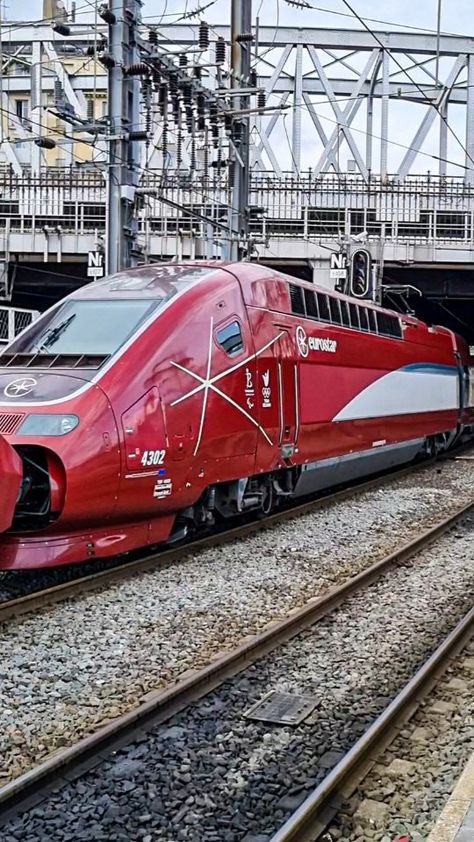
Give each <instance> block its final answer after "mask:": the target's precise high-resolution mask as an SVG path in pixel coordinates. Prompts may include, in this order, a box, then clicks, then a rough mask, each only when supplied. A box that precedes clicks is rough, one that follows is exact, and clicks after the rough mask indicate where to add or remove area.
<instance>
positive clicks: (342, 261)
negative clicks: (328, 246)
mask: <svg viewBox="0 0 474 842" xmlns="http://www.w3.org/2000/svg"><path fill="white" fill-rule="evenodd" d="M329 277H330V278H331V279H332V280H334V281H344V280H345V279H346V277H347V257H346V255H345V254H341V253H340V252H337V251H333V252H331V265H330V270H329Z"/></svg>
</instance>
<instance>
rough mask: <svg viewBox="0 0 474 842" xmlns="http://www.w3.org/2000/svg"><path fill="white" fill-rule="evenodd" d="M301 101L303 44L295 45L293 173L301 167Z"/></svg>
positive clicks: (297, 171)
mask: <svg viewBox="0 0 474 842" xmlns="http://www.w3.org/2000/svg"><path fill="white" fill-rule="evenodd" d="M302 102H303V44H298V45H297V47H296V62H295V87H294V94H293V137H292V144H291V145H292V150H291V157H292V158H293V173H294V174H295V175H299V174H300V169H301V105H302Z"/></svg>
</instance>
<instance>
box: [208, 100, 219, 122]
mask: <svg viewBox="0 0 474 842" xmlns="http://www.w3.org/2000/svg"><path fill="white" fill-rule="evenodd" d="M217 115H218V108H217V104H216V103H215V102H211V103H210V105H209V121H210V123H211V126H215V125H217Z"/></svg>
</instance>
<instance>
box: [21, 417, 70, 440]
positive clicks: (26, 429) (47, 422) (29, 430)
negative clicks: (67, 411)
mask: <svg viewBox="0 0 474 842" xmlns="http://www.w3.org/2000/svg"><path fill="white" fill-rule="evenodd" d="M78 424H79V418H78V417H77V415H62V414H61V415H35V414H33V415H28V417H27V418H25V420H24V421H23V424H22V425H21V426H20V428H19V430H18V434H19V435H23V436H66V435H67V434H68V433H71V432H72V431H73V430H75V429H76V427H77V425H78Z"/></svg>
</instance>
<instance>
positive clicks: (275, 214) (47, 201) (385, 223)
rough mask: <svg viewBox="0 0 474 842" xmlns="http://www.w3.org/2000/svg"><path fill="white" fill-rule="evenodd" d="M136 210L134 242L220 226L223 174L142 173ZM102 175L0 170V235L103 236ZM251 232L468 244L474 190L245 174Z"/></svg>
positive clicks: (433, 183)
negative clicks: (137, 234)
mask: <svg viewBox="0 0 474 842" xmlns="http://www.w3.org/2000/svg"><path fill="white" fill-rule="evenodd" d="M141 187H143V188H145V191H147V190H149V191H150V192H149V193H146V192H145V194H144V195H143V196H141V197H140V205H139V208H138V217H139V230H140V233H141V234H148V235H150V234H155V235H159V236H163V237H166V236H174V235H176V234H177V233H178V232H183V233H184V234H186V233H190V232H191V231H194V232H195V233H196V234H197V235H198V236H202V235H203V234H204V229H205V227H206V223H205V221H204V220H203V219H202V217H205V218H207V219H210V220H213V221H221V222H226V221H227V214H228V208H229V202H230V191H229V188H228V185H227V183H226V177H225V176H217V175H214V176H211V177H208V176H204V175H200V176H198V175H196V176H194V177H191V175H190V174H189V173H188V174H186V173H178V172H172V171H167V172H166V174H164V173H163V172H161V171H148V172H147V173H146V175H144V177H143V179H142V181H141ZM105 198H106V187H105V182H104V178H103V175H102V174H101V173H100V172H95V171H91V172H89V171H87V172H84V171H76V170H74V169H71V170H70V171H65V170H60V169H57V170H52V171H49V170H48V171H47V172H45V173H44V174H43V175H41V176H39V177H33V176H28V175H25V176H21V177H19V176H15V175H12V173H11V172H9V171H8V170H0V231H1V229H2V228H3V229H5V228H6V227H7V225H8V227H9V230H10V231H11V232H20V233H29V232H32V231H38V230H41V229H42V228H45V227H53V228H54V229H55V230H60V231H64V232H69V233H76V234H79V235H80V234H88V233H91V232H94V231H102V230H103V229H104V228H105ZM249 204H250V208H251V211H252V209H255V210H256V209H261V210H262V211H263V213H261V214H257V213H254V214H252V213H251V223H250V225H251V230H252V232H253V233H255V234H256V235H259V236H262V237H270V238H271V237H277V238H292V239H299V238H305V239H310V238H323V239H324V238H334V237H335V236H337V235H338V234H341V233H346V234H352V235H355V234H360V233H362V232H364V231H365V232H367V234H368V235H369V237H370V236H373V237H380V236H382V237H384V238H386V239H388V240H393V241H407V240H413V241H420V240H421V241H449V242H453V241H457V242H461V243H466V242H467V243H470V244H472V242H473V240H474V187H473V186H472V185H470V184H466V183H465V182H464V181H463V179H462V178H454V177H452V178H439V177H434V176H417V177H415V176H413V177H409V178H407V179H405V180H404V181H399V180H397V179H393V178H392V179H391V178H386V179H383V180H382V179H380V178H379V177H371V178H369V179H367V180H364V179H363V178H362V177H361V176H356V175H340V176H336V175H328V174H326V175H324V176H320V177H318V178H315V177H314V176H313V175H312V174H311V173H307V174H303V175H301V176H300V177H295V176H293V175H291V174H287V175H283V176H282V177H276V176H274V175H269V174H268V173H258V172H256V173H254V174H253V175H252V179H251V186H250V201H249Z"/></svg>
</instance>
